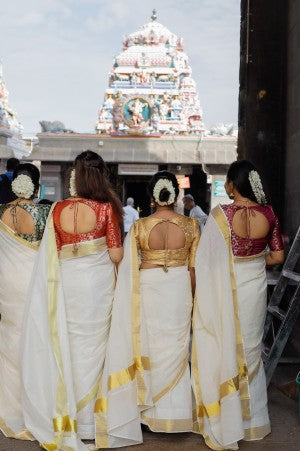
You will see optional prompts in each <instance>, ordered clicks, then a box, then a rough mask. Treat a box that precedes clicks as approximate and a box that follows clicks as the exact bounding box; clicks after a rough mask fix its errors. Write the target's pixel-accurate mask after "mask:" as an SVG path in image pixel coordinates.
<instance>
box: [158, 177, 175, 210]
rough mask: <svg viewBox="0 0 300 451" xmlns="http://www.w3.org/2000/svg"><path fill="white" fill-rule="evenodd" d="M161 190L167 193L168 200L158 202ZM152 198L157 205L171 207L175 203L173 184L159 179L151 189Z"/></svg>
mask: <svg viewBox="0 0 300 451" xmlns="http://www.w3.org/2000/svg"><path fill="white" fill-rule="evenodd" d="M163 189H166V190H167V191H169V193H170V195H169V199H168V200H167V201H164V202H162V201H161V200H159V196H160V193H161V191H162V190H163ZM153 197H154V200H155V202H156V203H157V204H158V205H172V204H174V202H175V189H174V186H173V183H172V182H171V181H170V180H167V179H159V180H158V181H157V182H156V184H155V186H154V188H153Z"/></svg>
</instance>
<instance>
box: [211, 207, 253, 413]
mask: <svg viewBox="0 0 300 451" xmlns="http://www.w3.org/2000/svg"><path fill="white" fill-rule="evenodd" d="M211 213H212V216H213V218H214V219H215V221H216V224H217V225H218V227H219V229H220V231H221V233H222V235H223V237H224V240H225V243H226V245H227V248H228V255H229V268H230V280H231V290H232V298H233V308H234V322H235V333H236V343H237V348H236V352H237V363H238V374H239V389H240V399H241V404H242V414H243V419H244V420H249V419H250V418H251V414H250V390H249V379H248V368H247V362H246V357H245V351H244V343H243V337H242V332H241V325H240V320H239V312H238V299H237V288H236V281H235V275H234V267H233V254H232V248H231V234H230V228H229V224H228V222H227V219H226V216H225V214H224V213H223V210H222V209H221V207H220V206H217V207H215V208H214V209H213V210H212V212H211Z"/></svg>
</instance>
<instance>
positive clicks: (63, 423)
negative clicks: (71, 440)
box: [53, 415, 77, 432]
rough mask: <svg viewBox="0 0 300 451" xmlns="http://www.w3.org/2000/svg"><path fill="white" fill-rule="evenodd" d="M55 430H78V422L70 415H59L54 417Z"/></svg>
mask: <svg viewBox="0 0 300 451" xmlns="http://www.w3.org/2000/svg"><path fill="white" fill-rule="evenodd" d="M53 428H54V432H64V431H66V432H76V431H77V422H76V420H75V419H73V418H70V417H69V415H66V416H64V417H57V418H54V419H53Z"/></svg>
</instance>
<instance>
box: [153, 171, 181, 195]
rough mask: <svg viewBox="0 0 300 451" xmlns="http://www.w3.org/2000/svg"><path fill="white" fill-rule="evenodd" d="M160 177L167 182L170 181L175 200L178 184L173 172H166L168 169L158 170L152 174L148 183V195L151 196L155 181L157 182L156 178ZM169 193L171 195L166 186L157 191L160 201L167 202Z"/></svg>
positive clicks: (159, 178)
mask: <svg viewBox="0 0 300 451" xmlns="http://www.w3.org/2000/svg"><path fill="white" fill-rule="evenodd" d="M161 179H165V180H169V182H171V183H172V185H173V187H174V190H175V201H176V199H177V197H178V194H179V186H178V182H177V178H176V176H175V175H174V174H172V172H168V171H159V172H157V173H156V174H154V175H153V177H152V179H151V180H150V183H149V185H148V194H149V196H150V197H152V198H153V190H154V187H155V185H156V183H157V182H158V180H161ZM170 195H171V193H170V191H169V190H168V189H167V188H163V189H162V190H161V191H160V193H159V200H160V202H168V200H169V197H170Z"/></svg>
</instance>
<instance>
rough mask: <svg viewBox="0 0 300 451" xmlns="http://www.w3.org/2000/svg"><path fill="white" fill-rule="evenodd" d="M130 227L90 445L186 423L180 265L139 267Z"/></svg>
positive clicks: (187, 308)
mask: <svg viewBox="0 0 300 451" xmlns="http://www.w3.org/2000/svg"><path fill="white" fill-rule="evenodd" d="M138 260H139V256H138V249H137V244H136V239H135V232H134V227H132V228H131V230H130V233H129V234H128V235H127V237H126V240H125V245H124V258H123V260H122V262H121V264H120V266H119V272H118V280H117V285H116V291H115V299H114V305H113V311H112V323H111V329H110V336H109V342H108V347H107V355H106V362H105V367H104V372H103V378H102V385H101V389H100V390H99V393H98V399H97V402H96V408H95V416H96V422H97V423H96V424H97V425H98V426H99V427H98V434H97V437H96V446H98V447H100V448H114V447H121V446H129V445H134V444H138V443H141V442H142V441H143V437H142V431H141V423H143V424H146V425H148V426H149V428H150V429H151V430H153V431H155V432H187V431H191V430H192V428H193V420H192V387H191V376H190V370H189V365H188V359H189V341H190V326H191V310H192V293H191V281H190V276H189V272H188V269H187V267H186V266H181V267H171V268H168V272H164V271H163V269H162V268H153V269H143V270H139V261H138Z"/></svg>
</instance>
